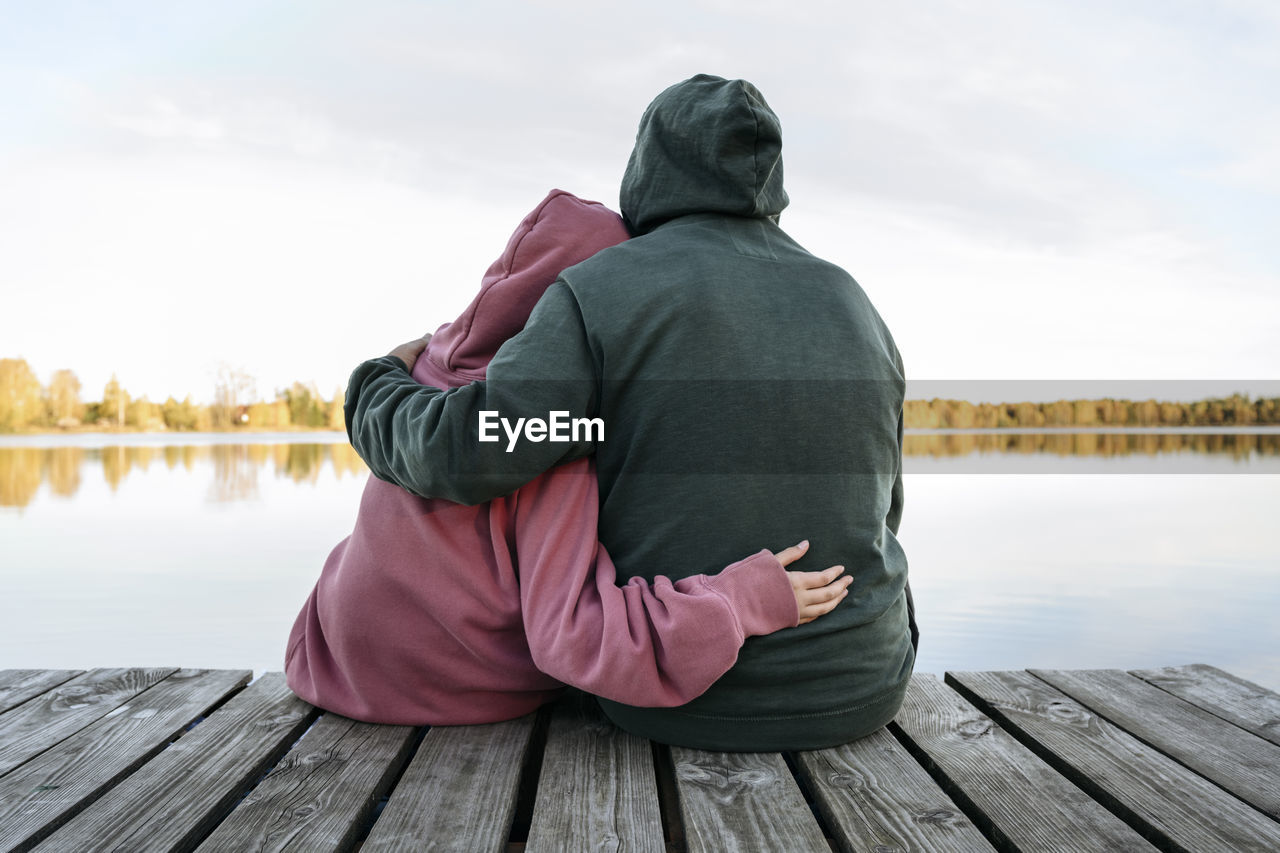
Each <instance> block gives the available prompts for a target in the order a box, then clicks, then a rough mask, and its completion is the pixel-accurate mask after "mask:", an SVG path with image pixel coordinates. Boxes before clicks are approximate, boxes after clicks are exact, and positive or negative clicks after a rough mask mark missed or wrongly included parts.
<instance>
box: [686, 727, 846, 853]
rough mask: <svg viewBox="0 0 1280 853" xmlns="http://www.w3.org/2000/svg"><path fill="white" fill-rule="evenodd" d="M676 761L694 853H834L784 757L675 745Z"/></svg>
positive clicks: (687, 834)
mask: <svg viewBox="0 0 1280 853" xmlns="http://www.w3.org/2000/svg"><path fill="white" fill-rule="evenodd" d="M671 760H672V762H673V764H674V765H675V774H676V789H677V791H678V792H679V794H680V814H681V817H682V818H683V819H684V837H685V843H686V845H687V849H688V851H689V853H700V851H708V852H709V853H711V851H714V853H739V851H741V853H755V851H760V850H787V851H796V853H799V851H820V853H829V851H830V849H831V848H830V846H829V845H828V844H827V841H826V838H825V837H824V836H823V833H822V829H821V828H820V827H819V826H818V822H817V820H815V819H814V817H813V814H812V813H810V811H809V806H808V805H807V804H806V803H805V801H804V794H802V793H801V792H800V786H799V785H797V784H796V780H795V778H794V777H793V776H792V775H791V770H790V769H789V768H788V767H787V763H786V761H784V760H783V758H782V755H781V754H779V753H776V752H708V751H704V750H700V749H686V748H684V747H678V746H673V747H672V748H671Z"/></svg>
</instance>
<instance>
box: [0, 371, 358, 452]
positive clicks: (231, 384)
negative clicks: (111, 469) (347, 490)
mask: <svg viewBox="0 0 1280 853" xmlns="http://www.w3.org/2000/svg"><path fill="white" fill-rule="evenodd" d="M253 385H254V382H253V378H252V377H251V376H250V375H249V374H247V373H245V372H244V371H241V370H236V369H233V368H229V367H226V366H223V367H220V368H219V369H218V372H217V376H216V378H215V380H214V393H213V403H211V404H202V403H196V402H193V401H192V399H191V396H190V395H187V396H186V397H184V398H183V399H181V400H178V399H176V398H174V397H172V396H171V397H169V398H168V399H166V400H165V401H164V402H162V403H156V402H153V401H151V400H149V399H148V398H147V397H146V396H145V395H143V396H140V397H135V396H133V395H132V394H130V393H129V392H128V391H127V390H126V389H125V388H124V386H123V385H122V384H121V383H120V381H119V379H117V378H116V376H115V374H112V376H111V379H110V381H108V382H107V384H106V386H105V387H103V389H102V395H101V396H100V397H98V398H97V399H88V400H86V399H84V398H83V396H82V392H83V387H82V386H81V384H80V380H79V378H78V377H77V376H76V374H75V373H74V372H73V371H71V370H58V371H55V372H54V374H53V376H52V377H51V378H50V380H49V384H48V385H47V386H46V385H42V384H41V383H40V380H39V378H38V377H37V376H36V374H35V371H33V370H32V369H31V366H30V365H29V364H27V362H26V361H25V360H24V359H21V358H5V359H0V433H3V432H9V433H12V432H30V431H44V430H54V429H57V430H76V429H85V428H88V429H110V430H143V431H159V430H171V431H175V432H210V431H217V430H230V429H236V428H250V429H275V430H279V429H294V428H303V429H343V428H344V424H343V416H342V404H343V398H344V394H343V391H342V390H341V389H338V390H337V391H335V392H334V395H333V397H332V398H330V399H328V400H326V399H324V398H323V397H322V396H321V395H320V393H319V391H317V390H316V388H315V386H314V385H308V384H304V383H302V382H294V383H293V384H292V385H290V386H289V387H288V388H284V389H279V390H277V391H276V393H275V398H274V399H272V400H250V399H249V393H250V389H251V388H252V387H253Z"/></svg>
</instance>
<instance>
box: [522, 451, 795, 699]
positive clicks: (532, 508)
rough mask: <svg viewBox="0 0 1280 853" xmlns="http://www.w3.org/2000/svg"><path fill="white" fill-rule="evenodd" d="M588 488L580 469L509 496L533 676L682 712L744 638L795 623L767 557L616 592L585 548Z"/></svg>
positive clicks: (589, 542) (780, 572) (591, 507)
mask: <svg viewBox="0 0 1280 853" xmlns="http://www.w3.org/2000/svg"><path fill="white" fill-rule="evenodd" d="M597 489H598V487H597V484H596V476H595V469H594V466H592V465H591V464H590V463H589V462H588V461H586V460H583V461H581V462H578V463H574V464H572V465H567V466H561V467H560V468H557V469H556V470H554V471H552V472H550V473H549V474H547V476H545V477H542V478H540V479H539V480H537V481H535V482H534V483H531V484H530V485H529V486H526V487H525V488H523V489H521V490H520V491H519V492H518V493H517V494H516V497H515V501H516V507H515V514H514V534H515V545H516V551H517V558H518V565H519V572H520V595H521V603H522V607H523V612H524V623H525V633H526V635H527V636H528V639H529V648H530V651H531V652H532V654H533V660H534V663H535V664H536V665H537V666H538V668H539V669H541V670H542V671H543V672H545V673H546V674H548V675H550V676H552V677H553V678H556V679H558V680H560V681H563V682H565V683H566V684H571V685H573V686H575V687H578V688H579V689H581V690H585V691H587V692H589V693H593V694H595V695H597V696H603V697H605V698H607V699H612V700H614V701H617V702H623V703H625V704H628V705H638V706H645V707H671V706H675V705H683V704H685V703H686V702H689V701H690V700H692V699H694V698H695V697H697V696H698V695H700V694H701V693H703V692H704V691H705V690H706V689H707V688H708V687H710V686H711V685H712V683H713V682H715V681H716V679H718V678H719V677H720V676H722V675H723V674H724V673H725V672H726V671H728V669H729V668H730V667H731V666H733V664H734V662H735V661H736V660H737V659H738V650H739V649H740V648H741V647H742V643H743V641H744V640H745V639H746V638H747V637H751V636H756V635H760V634H768V633H772V632H773V631H777V630H780V629H782V628H786V627H791V626H794V625H795V624H796V623H797V621H798V619H799V615H798V611H797V609H796V603H795V595H794V594H793V593H792V591H791V584H790V582H789V581H788V579H787V576H786V571H785V570H784V569H783V567H782V564H781V563H779V562H778V560H777V558H776V557H774V555H773V554H772V553H770V552H769V551H767V550H766V551H760V552H759V553H757V554H754V555H752V556H750V557H748V558H746V559H744V560H740V561H739V562H736V563H733V564H731V565H729V566H728V567H726V568H725V569H724V570H723V571H721V572H720V573H719V574H716V575H694V576H692V577H688V578H684V579H682V580H679V581H676V582H674V583H673V582H672V581H671V580H669V579H668V578H666V577H664V576H661V575H659V576H658V577H656V578H655V579H654V580H653V582H652V583H647V582H645V580H644V579H643V578H632V579H631V581H630V582H628V583H627V584H626V585H625V586H622V587H618V586H617V585H616V578H617V575H616V571H615V569H614V565H613V562H612V561H611V560H610V559H609V554H608V552H607V551H606V550H605V548H604V546H602V545H601V544H600V543H599V541H598V540H597V538H596V536H597V531H596V517H597V512H598V491H597Z"/></svg>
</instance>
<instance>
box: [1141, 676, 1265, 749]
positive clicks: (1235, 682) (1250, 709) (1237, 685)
mask: <svg viewBox="0 0 1280 853" xmlns="http://www.w3.org/2000/svg"><path fill="white" fill-rule="evenodd" d="M1131 674H1133V675H1136V676H1137V677H1138V678H1141V679H1142V680H1143V681H1147V682H1150V683H1151V684H1154V685H1155V686H1156V687H1159V688H1160V689H1161V690H1164V691H1165V692H1167V693H1172V694H1173V695H1174V696H1177V697H1178V698H1179V699H1184V700H1186V701H1187V702H1190V703H1191V704H1192V705H1198V706H1199V707H1201V708H1204V709H1205V710H1206V711H1208V712H1209V713H1211V714H1216V715H1217V716H1219V717H1222V719H1224V720H1227V721H1228V722H1232V723H1235V724H1236V725H1237V726H1239V727H1240V728H1242V729H1244V730H1245V731H1248V732H1253V733H1254V734H1255V735H1257V736H1258V737H1261V738H1266V739H1267V740H1269V741H1271V742H1272V743H1274V744H1277V745H1280V693H1276V692H1274V691H1272V690H1268V689H1267V688H1265V687H1263V686H1261V685H1259V684H1254V683H1253V682H1252V681H1245V680H1244V679H1243V678H1240V677H1239V676H1235V675H1232V674H1231V673H1229V672H1223V671H1222V670H1220V669H1218V668H1217V667H1213V666H1209V665H1207V664H1203V663H1196V664H1191V665H1190V666H1166V667H1163V668H1161V669H1141V670H1134V671H1133V672H1132V673H1131Z"/></svg>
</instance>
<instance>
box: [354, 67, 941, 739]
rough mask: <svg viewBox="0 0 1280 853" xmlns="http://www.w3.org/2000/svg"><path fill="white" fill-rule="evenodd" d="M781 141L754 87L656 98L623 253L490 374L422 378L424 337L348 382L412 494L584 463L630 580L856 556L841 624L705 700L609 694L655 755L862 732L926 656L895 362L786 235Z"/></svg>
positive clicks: (375, 441) (635, 171)
mask: <svg viewBox="0 0 1280 853" xmlns="http://www.w3.org/2000/svg"><path fill="white" fill-rule="evenodd" d="M781 150H782V138H781V127H780V123H779V121H778V118H777V116H776V115H775V114H774V112H773V111H772V110H771V109H770V108H769V106H768V104H767V103H766V102H765V99H764V97H763V96H762V95H761V93H760V92H759V91H758V90H757V89H756V87H755V86H753V85H751V84H750V83H748V82H746V81H743V80H725V79H723V78H720V77H713V76H709V75H698V76H696V77H693V78H690V79H689V80H685V81H683V82H681V83H678V84H676V85H674V86H672V87H670V88H668V89H667V90H665V91H664V92H662V93H661V94H660V95H659V96H658V97H657V98H656V99H655V100H654V101H653V102H652V103H651V104H650V105H649V107H648V109H647V110H646V111H645V113H644V116H643V117H642V119H641V122H640V128H639V131H638V133H637V136H636V144H635V148H634V150H633V151H632V154H631V159H630V161H629V163H628V165H627V169H626V172H625V174H624V177H623V182H622V188H621V204H622V214H623V217H624V220H625V222H626V224H627V227H628V229H629V231H630V232H631V234H632V239H630V240H627V241H625V242H623V243H621V244H619V245H616V246H613V247H610V248H608V249H605V250H603V251H601V252H599V253H597V254H596V255H594V256H593V257H591V258H589V259H588V260H586V261H584V262H583V263H580V264H577V265H576V266H572V267H570V268H568V269H566V270H564V272H562V273H561V275H560V277H559V278H558V279H557V281H556V282H555V283H554V284H553V285H552V286H551V287H550V288H549V289H548V290H547V291H546V293H545V294H544V295H543V297H542V299H541V300H540V301H539V303H538V305H537V306H536V308H535V309H534V311H533V314H532V315H531V316H530V318H529V322H528V324H527V325H526V326H525V328H524V330H523V331H522V332H520V333H519V334H518V335H516V336H515V337H513V338H511V339H510V340H509V341H507V343H506V344H504V345H503V346H502V348H501V349H500V350H499V351H498V353H497V355H496V357H495V358H494V360H493V361H492V363H491V364H490V366H489V369H488V374H487V377H486V379H485V380H484V381H482V382H475V383H472V384H471V385H468V386H464V387H461V388H455V389H451V390H441V389H436V388H430V387H425V386H421V385H419V384H417V383H416V382H414V380H413V379H412V378H411V377H410V376H409V374H408V372H407V371H406V369H405V360H407V361H408V362H409V363H412V361H413V356H416V354H417V353H416V350H420V348H421V342H420V341H419V342H410V343H409V344H405V345H402V346H401V347H398V348H396V350H394V351H393V353H392V355H390V356H386V357H382V358H375V359H372V360H370V361H367V362H365V363H364V364H362V365H360V366H359V367H358V368H356V370H355V372H354V373H353V374H352V377H351V381H350V384H349V387H348V389H347V397H346V417H347V429H348V433H349V435H350V438H351V442H352V445H353V446H354V447H355V448H356V450H357V451H358V452H359V454H360V455H361V457H362V458H363V459H364V460H365V462H366V463H367V464H368V465H369V467H370V469H371V470H372V472H373V473H374V474H375V475H377V476H378V477H380V478H382V479H385V480H388V481H390V482H393V483H396V484H397V485H399V486H401V487H403V488H405V489H407V490H409V491H411V492H413V493H415V494H419V495H422V496H424V497H440V498H448V499H450V500H453V501H457V502H460V503H465V504H476V503H480V502H483V501H486V500H490V499H492V498H495V497H498V496H500V495H504V494H507V493H509V492H511V491H513V490H515V489H516V488H518V487H520V486H521V485H523V484H524V483H526V482H528V481H530V480H532V479H533V478H534V477H536V476H537V475H538V474H540V473H541V472H543V471H545V470H546V469H548V468H550V467H552V466H554V465H556V464H558V463H560V462H564V461H568V460H571V459H577V458H581V457H582V456H585V455H588V454H594V455H595V458H596V464H597V476H598V478H599V484H600V519H599V536H600V540H601V541H602V542H603V543H604V544H605V545H606V546H607V547H608V548H609V550H610V552H611V553H612V554H613V555H614V557H615V561H616V564H617V570H618V575H619V582H623V581H625V580H626V579H628V578H631V577H636V576H645V577H647V575H646V574H645V569H646V568H647V567H652V566H668V567H670V566H681V567H683V569H684V570H687V571H689V572H714V571H716V570H717V569H718V568H719V567H721V566H723V565H726V564H727V563H728V562H730V561H731V560H732V559H733V558H734V555H736V554H740V553H748V552H749V551H751V550H752V549H754V548H756V547H757V546H758V543H760V542H773V541H778V542H790V541H798V540H799V539H800V538H808V539H809V541H810V543H811V545H810V549H811V550H810V554H811V555H812V556H814V557H816V559H815V560H814V562H815V563H816V564H819V565H830V564H834V563H841V564H843V565H845V566H847V567H848V569H849V573H850V574H851V575H852V576H853V584H852V586H851V587H850V589H849V594H848V596H847V597H846V599H845V600H844V601H843V602H842V603H841V604H840V605H839V606H838V607H837V608H836V609H835V610H834V611H833V612H832V613H830V614H829V615H827V616H825V617H824V618H823V619H821V620H818V621H817V622H813V623H810V624H807V625H803V626H799V627H796V628H793V629H789V630H785V631H780V632H777V633H775V634H771V635H769V636H765V637H755V638H751V639H749V640H748V641H747V642H746V644H745V645H744V646H743V648H742V651H741V653H740V655H739V658H738V661H737V663H736V664H735V665H734V666H733V667H732V668H731V669H730V670H729V672H727V673H726V674H725V675H724V676H723V677H721V678H720V679H719V680H718V681H717V682H716V683H715V684H713V685H712V687H711V688H710V689H709V690H707V691H706V692H705V693H703V694H702V695H701V696H699V697H698V698H696V699H694V700H693V701H692V702H689V703H688V704H685V705H682V706H679V707H676V708H647V707H638V706H633V705H623V704H620V703H617V702H611V701H607V700H600V704H601V706H602V708H603V709H604V711H605V713H606V714H607V715H608V716H609V718H610V719H612V720H613V721H614V722H615V723H616V724H618V725H619V726H621V727H622V728H624V729H627V730H629V731H631V732H633V733H635V734H638V735H641V736H644V737H648V738H652V739H654V740H657V741H660V742H663V743H672V744H679V745H684V746H692V747H698V748H703V749H715V750H738V751H762V750H795V749H817V748H822V747H827V746H832V745H835V744H839V743H844V742H847V741H850V740H854V739H857V738H859V737H862V736H864V735H867V734H869V733H871V732H872V731H875V730H876V729H878V728H880V727H881V726H883V725H884V724H885V723H887V722H888V721H889V720H890V719H892V717H893V715H894V714H895V713H896V712H897V710H898V707H899V706H900V704H901V702H902V699H903V696H904V694H905V691H906V687H907V682H908V680H909V678H910V675H911V671H912V667H913V665H914V662H915V645H916V636H917V634H916V629H915V620H914V612H913V607H912V604H911V597H910V592H909V588H908V586H907V559H906V555H905V553H904V552H903V549H902V547H901V545H900V544H899V542H898V539H897V531H898V525H899V522H900V521H901V517H902V506H903V490H902V426H903V423H902V403H903V394H904V390H905V380H904V374H903V365H902V358H901V356H900V355H899V353H898V350H897V347H896V346H895V344H894V342H893V338H892V336H891V335H890V333H889V330H888V328H887V327H886V326H885V324H884V322H883V321H882V320H881V318H880V316H879V314H878V313H877V312H876V310H875V308H874V307H873V306H872V304H871V302H870V301H869V300H868V298H867V296H866V294H865V293H864V292H863V290H862V289H861V287H859V285H858V284H857V283H856V282H855V281H854V280H853V278H852V277H851V276H850V275H849V274H848V273H847V272H845V271H844V270H842V269H840V268H839V267H837V266H835V265H833V264H831V263H829V262H827V261H824V260H821V259H819V258H817V257H815V256H813V255H812V254H810V253H809V252H807V251H806V250H805V249H803V248H802V247H801V246H799V245H798V244H797V243H796V242H795V241H794V240H792V239H791V238H790V237H789V236H788V235H787V234H786V233H785V232H784V231H783V230H782V229H781V228H780V227H779V225H778V221H779V214H781V212H782V210H783V208H785V207H786V205H787V203H788V198H787V194H786V192H785V190H784V189H783V184H782V156H781ZM397 356H398V357H397ZM402 359H404V360H402ZM579 426H581V427H582V428H581V429H579V428H578V427H579Z"/></svg>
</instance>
